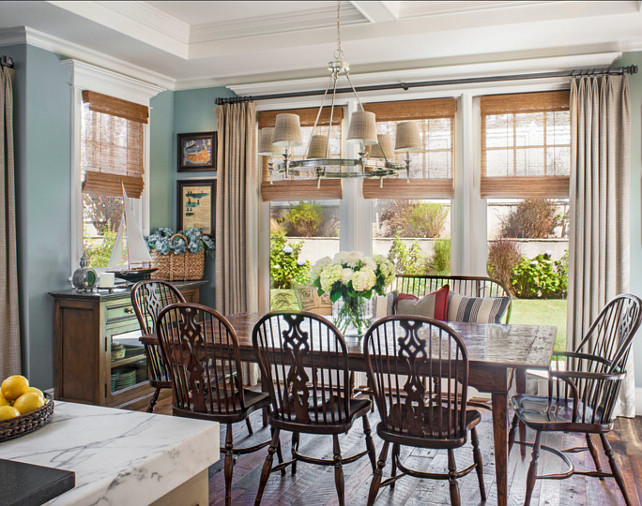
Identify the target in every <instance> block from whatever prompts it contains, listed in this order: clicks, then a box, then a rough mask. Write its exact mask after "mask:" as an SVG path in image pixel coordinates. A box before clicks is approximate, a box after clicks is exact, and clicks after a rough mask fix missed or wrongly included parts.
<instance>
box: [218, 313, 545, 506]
mask: <svg viewBox="0 0 642 506" xmlns="http://www.w3.org/2000/svg"><path fill="white" fill-rule="evenodd" d="M261 316H262V315H261V314H259V313H243V314H235V315H232V316H228V317H227V319H228V320H229V322H230V323H231V324H232V326H233V327H234V330H235V331H236V333H237V335H238V339H239V345H240V352H241V360H243V361H247V362H257V361H258V356H257V354H256V351H255V349H254V347H253V346H252V329H253V328H254V324H255V323H256V322H257V321H258V320H259V318H260V317H261ZM446 323H448V325H450V326H451V327H452V328H453V329H454V330H455V331H456V332H457V333H458V334H459V335H460V336H461V338H462V339H463V341H464V343H465V344H466V349H467V351H468V364H469V365H468V367H469V384H470V386H472V387H475V388H476V389H477V390H479V391H480V392H485V393H489V394H490V395H491V404H492V414H493V436H494V437H493V440H494V444H495V473H496V486H497V504H499V505H505V504H507V500H508V430H507V429H508V427H507V426H508V391H509V389H510V383H511V381H510V378H511V375H512V372H513V371H514V373H515V379H516V390H517V391H518V392H524V391H525V388H526V370H527V369H544V370H546V369H548V367H549V365H550V362H551V358H552V354H553V345H554V343H555V334H556V328H555V327H551V326H546V325H503V324H483V323H463V322H446ZM345 340H346V344H347V350H348V365H349V368H350V370H351V371H354V372H365V371H366V360H365V357H364V354H363V338H357V337H346V338H345ZM520 432H521V430H520ZM522 435H523V434H522Z"/></svg>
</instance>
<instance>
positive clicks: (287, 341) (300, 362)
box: [252, 312, 376, 505]
mask: <svg viewBox="0 0 642 506" xmlns="http://www.w3.org/2000/svg"><path fill="white" fill-rule="evenodd" d="M252 339H253V343H254V347H255V348H256V350H257V352H258V357H259V366H260V368H261V378H262V384H263V387H264V388H265V389H266V390H267V391H268V392H269V394H270V398H271V400H272V408H273V410H272V412H271V413H270V415H269V423H270V426H271V427H272V428H273V429H274V435H273V438H272V443H271V444H270V449H269V450H268V455H267V458H266V459H265V464H264V465H263V472H262V473H261V481H260V484H259V489H258V492H257V495H256V501H255V504H260V503H261V497H262V496H263V491H264V490H265V486H266V484H267V481H268V478H269V476H270V473H271V472H274V471H278V470H283V469H284V468H285V467H286V466H288V465H290V464H291V465H292V474H293V475H294V474H296V464H297V461H299V460H300V461H301V462H307V463H310V464H318V465H323V466H334V480H335V485H336V489H337V494H338V499H339V501H338V502H339V504H340V505H343V504H345V490H344V489H345V484H344V477H343V465H345V464H349V463H351V462H355V461H356V460H357V459H359V458H361V457H363V456H364V455H368V456H369V457H370V462H371V464H372V467H373V469H374V466H375V458H376V455H375V449H374V442H373V440H372V436H371V431H370V424H369V422H368V412H369V411H370V406H371V402H370V400H368V399H353V398H351V396H350V381H349V375H350V371H349V370H348V354H347V349H346V343H345V341H344V339H343V336H342V335H341V333H340V332H339V331H338V330H337V328H336V327H335V326H334V325H332V324H331V323H330V322H328V320H326V319H324V318H323V317H321V316H317V315H315V314H312V313H306V312H301V313H291V312H275V313H269V314H267V315H265V316H263V317H262V318H261V319H260V320H259V321H258V322H257V323H256V325H255V326H254V330H253V332H252ZM313 352H315V353H313ZM316 352H323V353H322V358H318V356H319V354H318V353H316ZM315 357H317V358H315ZM359 417H360V418H361V419H362V421H363V430H364V433H365V437H366V450H365V451H363V452H361V453H358V454H355V455H352V456H350V457H343V456H342V454H341V447H340V444H339V435H341V434H343V433H345V432H347V431H348V430H349V429H350V428H351V427H352V424H353V422H354V421H355V420H356V419H357V418H359ZM283 430H285V431H290V432H292V435H293V436H292V459H291V460H289V461H288V462H284V463H281V464H279V465H277V466H275V467H272V461H273V458H274V452H275V451H277V450H278V445H279V436H280V433H281V431H283ZM301 433H304V434H306V433H307V434H327V435H331V436H332V438H333V453H334V455H333V458H332V459H331V460H330V459H321V458H316V457H310V456H306V455H302V454H301V453H299V451H298V450H299V434H301Z"/></svg>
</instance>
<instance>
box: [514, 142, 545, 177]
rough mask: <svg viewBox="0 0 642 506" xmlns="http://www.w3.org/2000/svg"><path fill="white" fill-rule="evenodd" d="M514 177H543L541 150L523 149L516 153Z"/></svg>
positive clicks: (543, 168)
mask: <svg viewBox="0 0 642 506" xmlns="http://www.w3.org/2000/svg"><path fill="white" fill-rule="evenodd" d="M515 154H516V157H515V163H516V167H515V175H517V176H545V175H546V166H545V165H544V151H543V150H542V149H541V148H524V149H518V150H517V151H516V153H515Z"/></svg>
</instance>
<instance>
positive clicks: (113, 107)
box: [82, 90, 149, 123]
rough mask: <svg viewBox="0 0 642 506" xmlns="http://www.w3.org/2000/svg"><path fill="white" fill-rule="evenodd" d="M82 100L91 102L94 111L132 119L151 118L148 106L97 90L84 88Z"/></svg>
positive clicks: (90, 107)
mask: <svg viewBox="0 0 642 506" xmlns="http://www.w3.org/2000/svg"><path fill="white" fill-rule="evenodd" d="M82 101H83V102H85V103H87V104H89V109H90V110H92V111H96V112H102V113H104V114H110V115H112V116H118V117H120V118H125V119H128V120H130V121H136V122H138V123H147V120H148V118H149V108H148V107H146V106H144V105H140V104H136V103H134V102H128V101H127V100H121V99H120V98H114V97H110V96H108V95H103V94H102V93H96V92H95V91H89V90H84V91H83V92H82Z"/></svg>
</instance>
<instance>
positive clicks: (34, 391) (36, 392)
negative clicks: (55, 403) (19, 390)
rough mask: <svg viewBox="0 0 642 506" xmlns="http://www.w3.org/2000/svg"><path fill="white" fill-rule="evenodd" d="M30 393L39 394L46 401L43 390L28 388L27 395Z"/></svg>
mask: <svg viewBox="0 0 642 506" xmlns="http://www.w3.org/2000/svg"><path fill="white" fill-rule="evenodd" d="M29 392H33V393H34V394H38V395H39V396H40V397H42V400H45V394H43V393H42V390H40V389H39V388H36V387H29V388H27V391H26V392H25V393H26V394H27V393H29Z"/></svg>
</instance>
